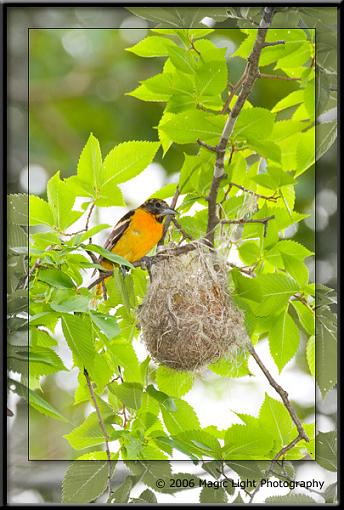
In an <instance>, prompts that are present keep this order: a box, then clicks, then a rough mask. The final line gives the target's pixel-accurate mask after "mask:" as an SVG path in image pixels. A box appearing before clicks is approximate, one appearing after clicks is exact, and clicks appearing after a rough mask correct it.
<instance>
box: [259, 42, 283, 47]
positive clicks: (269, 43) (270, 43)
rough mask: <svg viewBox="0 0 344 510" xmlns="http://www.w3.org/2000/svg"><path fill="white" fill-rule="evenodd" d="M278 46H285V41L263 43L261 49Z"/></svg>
mask: <svg viewBox="0 0 344 510" xmlns="http://www.w3.org/2000/svg"><path fill="white" fill-rule="evenodd" d="M279 44H285V41H270V42H268V41H265V42H264V43H263V48H268V47H269V46H278V45H279Z"/></svg>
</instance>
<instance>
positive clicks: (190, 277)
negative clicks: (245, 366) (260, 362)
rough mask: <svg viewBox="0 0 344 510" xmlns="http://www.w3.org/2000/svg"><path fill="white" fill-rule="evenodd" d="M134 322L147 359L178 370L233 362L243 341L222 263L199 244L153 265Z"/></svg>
mask: <svg viewBox="0 0 344 510" xmlns="http://www.w3.org/2000/svg"><path fill="white" fill-rule="evenodd" d="M138 319H139V323H140V326H141V332H142V338H143V341H144V343H145V345H146V348H147V350H148V351H149V353H150V354H151V356H152V358H153V359H154V360H155V361H156V362H158V363H160V364H162V365H166V366H168V367H170V368H174V369H177V370H194V369H198V368H201V367H203V366H205V365H208V364H209V363H213V362H215V361H217V360H218V359H219V358H221V357H223V356H226V357H227V358H234V357H235V356H236V353H237V351H238V348H241V349H242V347H243V346H244V344H245V341H246V339H247V333H246V330H245V327H244V324H243V316H242V314H241V312H240V311H239V310H238V309H237V308H236V306H235V305H234V304H233V302H232V300H231V298H230V296H229V291H228V285H227V271H226V264H225V261H221V260H218V259H217V258H216V259H215V257H214V255H213V254H211V253H210V252H209V250H208V249H207V248H206V247H205V246H204V245H199V247H197V248H196V249H195V250H194V251H191V252H189V253H187V254H184V255H180V256H171V257H168V258H166V259H162V260H161V261H159V262H157V263H155V264H154V265H153V266H152V282H151V284H150V287H149V290H148V293H147V295H146V297H145V299H144V301H143V303H142V305H141V307H140V309H139V312H138Z"/></svg>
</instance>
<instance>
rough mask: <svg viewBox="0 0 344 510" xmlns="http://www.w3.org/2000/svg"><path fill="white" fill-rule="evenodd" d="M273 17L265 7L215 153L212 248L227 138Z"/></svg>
mask: <svg viewBox="0 0 344 510" xmlns="http://www.w3.org/2000/svg"><path fill="white" fill-rule="evenodd" d="M272 15H273V8H271V7H265V8H264V10H263V16H262V19H261V21H260V24H259V28H258V31H257V38H256V40H255V43H254V46H253V49H252V51H251V54H250V56H249V57H248V59H247V64H246V67H245V70H244V73H243V77H242V80H239V82H240V92H239V95H238V97H237V100H236V102H235V104H234V106H233V108H232V109H231V111H230V113H229V115H228V118H227V120H226V122H225V125H224V128H223V131H222V134H221V137H220V141H219V143H218V145H217V149H218V150H217V153H216V161H215V167H214V175H213V180H212V184H211V188H210V192H209V195H208V197H207V199H208V225H207V234H206V241H207V243H208V244H209V245H210V246H214V236H215V233H214V227H215V226H216V225H217V223H218V221H219V220H218V217H217V214H216V200H217V194H218V189H219V186H220V182H221V180H222V179H223V176H224V173H225V171H224V158H225V153H224V151H225V149H226V147H227V144H228V140H229V137H230V136H231V134H232V132H233V129H234V126H235V123H236V120H237V118H238V116H239V113H240V112H241V109H242V107H243V106H244V104H245V101H246V99H247V98H248V96H249V95H250V93H251V91H252V88H253V85H254V83H255V81H256V79H257V76H258V74H259V57H260V54H261V51H262V49H263V47H264V43H265V37H266V33H267V30H268V27H269V26H270V24H271V20H272Z"/></svg>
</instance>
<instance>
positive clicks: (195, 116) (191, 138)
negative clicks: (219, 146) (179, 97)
mask: <svg viewBox="0 0 344 510" xmlns="http://www.w3.org/2000/svg"><path fill="white" fill-rule="evenodd" d="M223 125H224V118H222V117H221V116H217V115H211V114H207V113H205V112H202V111H199V110H189V111H186V112H182V113H178V114H176V115H174V117H173V118H172V119H171V120H169V121H167V122H166V123H164V124H163V125H162V126H161V128H160V129H161V131H163V132H164V133H166V134H167V135H168V136H169V138H170V139H171V140H173V141H174V142H175V143H180V144H185V143H196V141H197V139H198V138H200V139H201V140H203V141H206V142H209V143H211V142H214V141H218V140H219V137H220V135H221V132H222V128H223ZM185 126H188V129H187V130H186V129H185Z"/></svg>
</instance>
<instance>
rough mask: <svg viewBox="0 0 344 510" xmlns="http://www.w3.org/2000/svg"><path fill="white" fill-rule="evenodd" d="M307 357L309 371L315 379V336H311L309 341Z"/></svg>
mask: <svg viewBox="0 0 344 510" xmlns="http://www.w3.org/2000/svg"><path fill="white" fill-rule="evenodd" d="M306 356H307V363H308V367H309V371H310V373H311V374H312V376H313V377H315V336H314V335H313V336H311V337H310V338H309V339H308V341H307V346H306Z"/></svg>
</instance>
